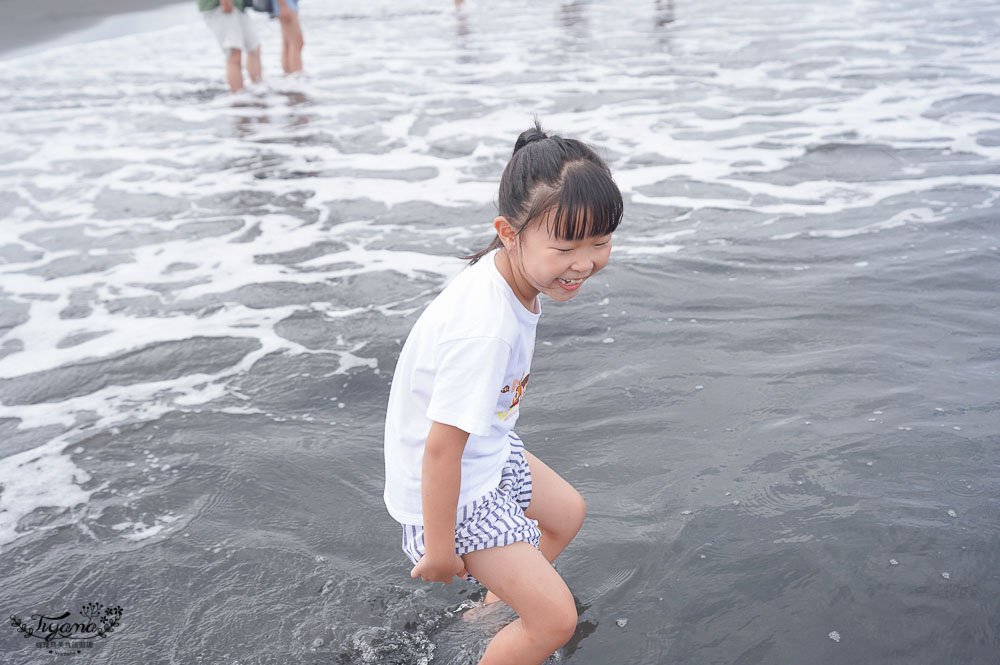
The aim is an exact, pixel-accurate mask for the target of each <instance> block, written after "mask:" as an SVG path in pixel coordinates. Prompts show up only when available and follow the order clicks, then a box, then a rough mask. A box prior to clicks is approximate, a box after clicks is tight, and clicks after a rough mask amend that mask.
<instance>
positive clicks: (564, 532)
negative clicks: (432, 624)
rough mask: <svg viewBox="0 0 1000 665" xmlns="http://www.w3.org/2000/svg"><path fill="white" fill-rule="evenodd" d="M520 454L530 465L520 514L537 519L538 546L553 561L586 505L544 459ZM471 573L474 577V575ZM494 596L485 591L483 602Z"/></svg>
mask: <svg viewBox="0 0 1000 665" xmlns="http://www.w3.org/2000/svg"><path fill="white" fill-rule="evenodd" d="M524 457H525V459H527V460H528V467H529V468H530V469H531V503H530V504H528V509H527V510H526V511H524V514H525V515H527V516H528V517H529V518H531V519H533V520H538V530H539V531H541V532H542V538H541V540H540V541H539V543H538V547H539V549H540V550H541V551H542V554H544V555H545V558H546V559H548V560H549V561H550V562H551V561H555V560H556V557H557V556H559V553H560V552H562V551H563V550H564V549H566V546H567V545H569V543H570V541H571V540H573V538H574V536H576V534H577V532H579V531H580V527H581V526H583V518H584V517H585V516H586V514H587V506H586V504H585V503H584V502H583V497H582V496H580V493H579V492H577V491H576V490H575V489H574V488H573V486H572V485H570V484H569V483H568V482H566V481H565V480H564V479H563V478H562V476H560V475H559V474H558V473H556V472H555V471H553V470H552V469H551V468H550V467H549V466H548V465H547V464H545V462H543V461H542V460H540V459H538V458H537V457H535V456H534V455H532V454H531V453H529V452H528V451H527V450H525V451H524ZM473 577H476V578H477V579H478V576H476V575H473ZM487 588H489V587H488V586H487ZM497 600H499V599H498V598H497V595H496V594H495V593H492V592H490V591H488V592H487V593H486V598H485V600H484V601H483V602H484V603H486V604H489V603H492V602H495V601H497Z"/></svg>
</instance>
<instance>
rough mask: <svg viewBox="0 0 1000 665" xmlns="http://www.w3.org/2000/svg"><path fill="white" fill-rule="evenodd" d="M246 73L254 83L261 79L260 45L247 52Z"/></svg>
mask: <svg viewBox="0 0 1000 665" xmlns="http://www.w3.org/2000/svg"><path fill="white" fill-rule="evenodd" d="M247 74H249V75H250V80H251V81H253V82H254V83H260V81H261V65H260V47H259V46H258V47H257V48H255V49H254V50H252V51H250V52H249V53H247Z"/></svg>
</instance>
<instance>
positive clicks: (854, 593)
mask: <svg viewBox="0 0 1000 665" xmlns="http://www.w3.org/2000/svg"><path fill="white" fill-rule="evenodd" d="M192 5H193V3H192ZM301 20H302V24H303V27H304V31H305V37H306V49H305V54H304V55H305V64H306V70H307V75H306V76H305V77H303V78H290V79H286V78H283V77H282V76H281V75H280V68H279V66H278V62H279V41H278V39H279V37H278V32H279V30H278V26H277V24H276V22H268V21H267V19H266V18H265V17H264V16H263V15H258V16H255V17H254V22H255V25H256V26H257V28H258V29H259V30H260V32H261V35H262V38H263V42H264V46H263V58H264V66H265V76H266V79H267V80H266V82H265V84H263V85H259V86H252V87H251V88H250V89H248V90H247V91H245V92H242V93H239V94H237V95H230V94H229V93H228V90H227V88H226V85H225V80H224V70H223V61H222V55H221V53H220V52H219V51H218V48H217V45H216V43H215V41H214V38H213V37H212V35H211V34H210V33H209V31H208V30H207V28H205V26H204V25H202V24H201V22H200V19H199V17H198V16H197V15H196V12H194V10H193V7H192V13H191V17H190V20H186V21H184V22H182V23H181V24H179V25H165V26H164V27H163V28H161V29H157V30H155V31H152V32H143V33H141V34H135V35H130V36H122V37H120V38H115V39H109V40H104V41H100V42H95V43H87V44H79V45H70V46H65V45H61V46H58V47H54V48H49V49H46V50H44V51H43V52H40V53H33V54H30V55H27V56H24V57H18V58H9V59H7V60H5V61H3V62H0V88H2V89H3V91H4V93H5V94H4V95H3V96H2V98H0V119H2V123H0V165H2V166H0V219H2V223H0V455H2V459H0V570H2V579H3V581H4V583H3V584H2V585H0V607H2V609H3V610H4V612H5V613H6V614H7V615H16V616H18V617H20V618H21V619H23V620H30V619H29V617H31V616H32V615H36V616H37V615H46V616H52V615H55V614H60V613H62V612H74V613H75V612H78V611H80V608H81V606H83V605H85V604H87V603H98V602H99V603H102V604H103V605H104V606H107V607H111V606H120V607H121V608H122V614H121V618H120V623H119V625H118V626H117V628H116V629H115V631H114V632H113V634H109V635H106V636H105V637H97V638H94V640H93V642H94V643H93V645H92V646H91V647H89V648H87V647H84V648H83V649H80V651H81V654H79V655H78V658H86V659H87V660H88V662H93V663H140V662H141V663H171V664H177V665H193V664H197V663H204V664H219V665H222V664H226V665H231V664H234V663H240V664H243V665H249V664H264V663H275V664H278V663H280V664H283V665H284V664H291V663H366V664H389V663H393V664H396V663H399V664H407V665H409V664H413V663H449V664H451V663H463V664H464V663H474V662H476V659H477V657H478V655H479V654H481V653H482V650H483V649H484V648H485V645H486V643H487V642H488V640H489V638H490V636H491V635H492V634H493V633H495V631H496V630H498V629H499V628H500V627H501V626H503V625H504V624H505V623H506V622H508V621H510V620H511V619H512V617H511V616H510V615H509V613H504V612H503V611H502V609H501V610H500V611H494V612H492V613H487V616H485V617H484V616H482V613H481V610H479V611H478V613H477V612H476V611H474V610H470V609H469V608H470V607H472V608H474V606H475V604H476V603H477V602H478V601H479V600H480V599H481V597H482V592H481V591H480V590H478V589H477V588H475V587H473V586H471V585H468V584H464V583H457V582H456V583H455V584H452V585H449V586H444V585H432V584H422V583H418V582H415V581H412V580H411V579H410V578H409V569H410V565H409V564H408V562H407V561H406V560H405V558H404V556H403V555H402V553H401V551H400V549H399V541H400V531H399V529H398V527H397V526H396V525H395V523H394V522H392V520H391V519H390V518H389V516H388V515H387V514H386V512H385V509H384V507H383V504H382V499H381V494H382V482H383V470H382V450H381V435H382V426H383V417H384V407H385V403H386V399H387V395H388V389H389V383H390V381H391V377H392V372H393V369H394V367H395V361H396V358H397V356H398V354H399V350H400V347H401V344H402V342H403V340H404V339H405V337H406V335H407V332H408V331H409V329H410V327H411V326H412V324H413V322H414V321H415V319H416V317H417V316H418V315H419V313H420V312H421V310H422V308H423V307H424V306H425V305H426V304H427V303H428V302H429V301H430V300H431V299H432V298H433V297H434V295H435V294H436V293H438V292H439V291H440V290H441V289H442V288H443V287H444V286H445V284H447V282H448V280H449V279H451V278H452V277H454V276H455V275H456V274H457V273H458V272H459V271H460V270H461V268H462V266H463V262H462V261H461V260H459V259H458V258H456V257H457V256H459V255H461V254H465V253H468V252H470V251H474V250H477V249H479V248H481V247H483V246H485V244H486V243H488V242H489V240H490V222H491V220H492V218H493V216H494V215H495V213H496V208H495V198H496V191H497V183H498V180H499V176H500V173H501V171H502V169H503V166H504V164H505V163H506V160H507V159H508V157H509V155H510V151H511V149H512V146H513V142H514V139H515V138H516V136H517V135H518V133H520V132H521V131H523V130H524V129H527V128H528V127H529V126H530V125H531V123H532V118H533V116H535V115H537V116H538V117H539V118H540V119H541V121H542V123H543V125H544V127H545V128H546V129H549V130H551V131H555V132H558V133H562V134H564V135H567V136H573V137H579V138H581V139H583V140H585V141H587V142H589V143H591V144H592V145H594V146H595V147H596V148H597V150H598V151H599V152H600V154H601V155H602V156H604V157H605V159H606V160H607V162H608V163H609V165H610V166H611V168H612V170H613V172H614V175H615V177H616V179H617V182H618V183H619V185H620V186H621V188H622V191H623V194H624V197H625V202H626V206H625V219H624V221H623V223H622V225H621V228H620V230H619V231H618V232H616V234H615V238H614V250H613V252H612V260H611V263H610V265H609V267H608V268H607V269H606V270H605V271H604V272H602V273H600V274H599V275H598V276H596V277H595V278H593V279H591V280H589V281H588V283H587V284H586V285H585V286H584V287H583V289H581V291H580V292H579V293H578V294H577V295H576V297H575V298H574V299H573V300H572V301H571V302H569V303H566V304H556V303H553V302H551V301H546V303H543V307H544V308H545V315H544V316H543V317H542V319H541V321H540V324H539V328H538V343H537V346H536V349H535V357H534V361H533V367H532V385H531V390H530V391H529V392H528V393H527V394H526V396H525V398H524V400H523V409H522V418H521V420H520V421H519V423H518V427H517V431H518V433H519V435H520V436H521V437H522V438H523V439H524V440H525V442H526V445H527V447H528V448H529V449H530V450H532V451H533V452H534V453H535V454H536V455H538V456H539V457H540V458H542V459H544V460H545V461H546V462H547V463H548V464H549V465H550V466H552V467H553V468H554V469H556V470H557V471H558V472H559V473H560V474H561V475H563V477H565V478H566V479H567V480H569V481H570V482H571V483H572V484H573V485H574V486H575V487H577V488H578V489H579V490H580V492H581V493H582V494H583V496H584V497H585V498H586V500H587V503H588V517H587V521H586V523H585V525H584V528H583V530H582V531H581V533H580V535H579V536H578V537H577V539H576V540H575V541H574V542H573V543H572V544H571V546H570V547H569V548H568V549H567V550H566V552H565V553H564V554H563V555H562V556H561V557H560V558H559V559H558V561H557V567H558V570H559V572H560V573H561V574H562V576H563V577H564V578H565V579H566V580H567V583H568V584H569V586H570V588H571V589H572V591H573V593H574V596H575V597H576V599H577V603H578V609H579V612H580V622H579V627H578V630H577V632H576V634H575V635H574V637H573V638H572V640H570V642H569V644H568V645H567V646H566V647H564V648H563V649H561V650H560V651H559V652H558V653H557V654H556V656H555V660H554V661H553V662H556V661H558V662H562V661H566V662H575V663H580V664H581V665H582V664H585V663H592V664H600V665H605V664H613V665H654V664H661V663H663V664H666V663H740V664H744V665H746V664H751V663H775V664H779V665H786V664H788V663H798V662H808V663H844V664H854V663H862V662H864V663H899V664H904V663H905V664H906V665H913V664H918V663H927V664H928V665H930V664H938V663H946V662H953V663H983V664H985V663H992V662H995V658H996V654H997V653H998V651H1000V637H998V634H997V623H996V618H997V616H1000V601H998V598H1000V580H998V573H997V571H998V570H1000V523H998V520H997V514H998V508H1000V505H998V504H1000V452H998V446H1000V433H998V431H1000V417H998V409H1000V401H998V395H1000V378H998V368H1000V309H998V305H1000V295H998V294H1000V283H998V274H1000V272H998V271H1000V250H998V245H1000V232H998V225H997V222H998V213H997V209H998V197H1000V75H998V72H1000V51H998V50H997V48H996V44H997V43H998V42H1000V27H998V25H1000V6H998V5H997V4H996V3H995V2H987V1H977V0H971V1H969V2H963V3H947V2H945V3H940V2H938V3H932V2H929V1H926V0H913V1H910V2H890V1H888V0H886V1H884V2H877V1H875V0H856V1H853V2H844V3H814V2H807V1H805V0H764V1H762V2H757V3H752V4H746V3H732V2H720V1H718V0H705V1H701V2H684V1H682V0H677V1H675V2H670V1H668V0H661V1H658V2H653V1H648V2H647V1H644V2H639V1H638V0H623V1H620V2H610V1H599V0H592V1H590V2H562V3H558V2H528V1H527V0H501V1H500V2H491V3H485V2H473V1H472V0H470V1H468V2H465V3H460V4H458V5H455V4H453V3H452V2H444V1H442V2H437V3H429V2H419V3H418V2H390V1H389V0H366V1H365V2H361V1H360V0H345V1H343V2H336V3H304V6H303V8H302V13H301ZM472 614H477V615H478V618H477V619H476V620H474V621H468V620H463V619H470V618H471V615H472ZM38 641H39V640H37V639H24V638H23V637H22V636H21V633H19V631H18V630H17V629H16V628H15V627H13V626H8V627H7V628H6V629H5V630H4V631H3V632H2V641H0V649H2V651H3V654H2V658H0V659H2V660H3V661H4V662H9V663H37V662H44V661H45V658H56V657H58V656H57V655H49V654H48V653H44V654H41V653H39V652H40V651H42V649H39V648H38V647H36V645H35V643H36V642H38ZM84 649H86V653H82V652H83V651H84ZM45 651H47V649H46V650H45ZM41 655H44V656H45V658H41V659H40V656H41Z"/></svg>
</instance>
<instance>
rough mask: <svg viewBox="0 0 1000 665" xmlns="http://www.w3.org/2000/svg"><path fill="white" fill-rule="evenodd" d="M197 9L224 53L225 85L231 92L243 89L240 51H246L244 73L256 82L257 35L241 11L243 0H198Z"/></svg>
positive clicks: (259, 67)
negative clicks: (227, 84)
mask: <svg viewBox="0 0 1000 665" xmlns="http://www.w3.org/2000/svg"><path fill="white" fill-rule="evenodd" d="M278 1H279V2H280V1H281V0H278ZM198 9H199V10H200V11H201V15H202V16H203V17H204V18H205V23H206V24H207V25H208V27H209V28H210V29H211V30H212V32H213V33H214V34H215V38H216V39H218V40H219V46H220V47H222V51H223V52H224V53H225V54H226V81H228V82H229V89H230V90H232V91H233V92H237V91H238V90H242V89H243V63H242V54H243V53H244V52H246V54H247V63H246V66H247V74H248V75H249V76H250V80H251V81H253V82H254V83H259V82H260V80H261V66H260V39H259V38H258V37H257V32H256V31H255V30H254V29H253V25H252V24H251V23H250V18H249V17H248V16H247V15H246V13H245V12H244V6H243V0H198Z"/></svg>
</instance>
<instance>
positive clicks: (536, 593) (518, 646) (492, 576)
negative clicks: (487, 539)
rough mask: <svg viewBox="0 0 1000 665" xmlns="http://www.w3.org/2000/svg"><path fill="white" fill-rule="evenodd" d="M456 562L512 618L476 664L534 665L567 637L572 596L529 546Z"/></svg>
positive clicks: (482, 553)
mask: <svg viewBox="0 0 1000 665" xmlns="http://www.w3.org/2000/svg"><path fill="white" fill-rule="evenodd" d="M462 559H463V560H464V561H465V569H466V570H467V571H469V573H470V574H471V575H472V576H473V577H475V578H476V579H478V580H479V581H480V582H482V583H483V585H484V586H485V587H486V588H487V589H490V590H491V591H492V592H495V593H496V595H497V596H498V597H499V598H500V600H503V601H504V602H505V603H507V604H508V605H510V606H511V607H512V608H513V609H514V611H515V612H517V615H518V619H517V620H516V621H514V622H513V623H511V624H509V625H507V626H505V627H504V628H503V630H501V631H500V632H499V633H497V634H496V635H495V636H494V637H493V639H492V640H491V641H490V643H489V645H488V646H487V647H486V653H485V654H483V658H482V660H480V661H479V665H539V663H542V662H544V661H545V659H546V658H548V657H549V656H551V655H552V654H553V653H555V651H556V649H558V648H559V647H561V646H562V645H564V644H566V642H568V641H569V638H570V637H572V636H573V632H574V631H575V630H576V623H577V613H576V603H575V602H574V601H573V594H571V593H570V590H569V588H568V587H567V586H566V583H565V582H564V581H563V579H562V578H561V577H560V576H559V573H557V572H556V570H555V568H553V567H552V564H551V563H549V561H548V560H547V559H546V558H545V557H544V556H543V555H542V553H541V552H539V551H538V550H536V549H535V548H534V547H533V546H532V545H530V544H529V543H514V544H513V545H507V546H506V547H492V548H490V549H486V550H480V551H478V552H469V553H468V554H465V555H463V556H462Z"/></svg>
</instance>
